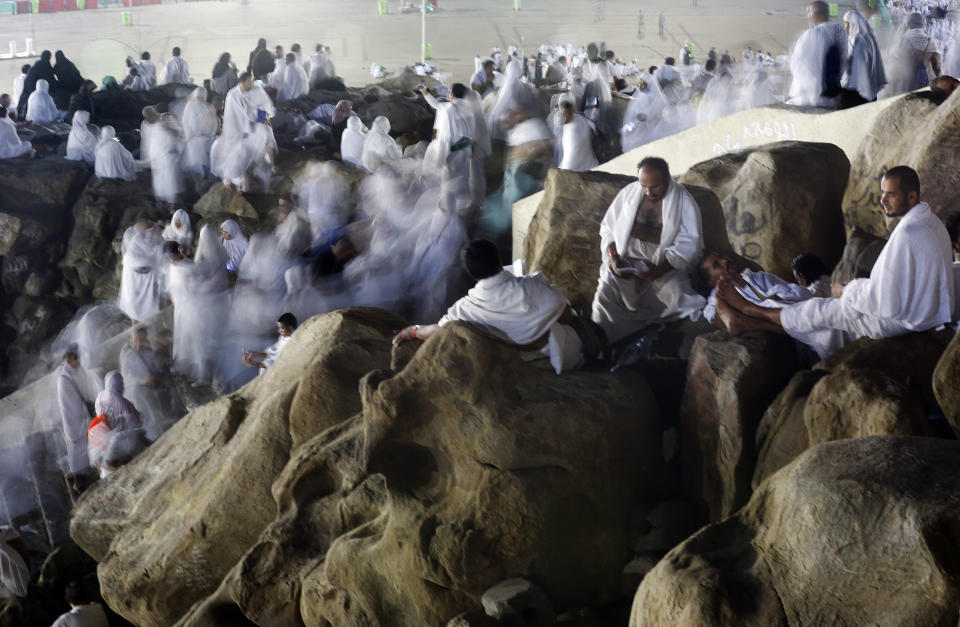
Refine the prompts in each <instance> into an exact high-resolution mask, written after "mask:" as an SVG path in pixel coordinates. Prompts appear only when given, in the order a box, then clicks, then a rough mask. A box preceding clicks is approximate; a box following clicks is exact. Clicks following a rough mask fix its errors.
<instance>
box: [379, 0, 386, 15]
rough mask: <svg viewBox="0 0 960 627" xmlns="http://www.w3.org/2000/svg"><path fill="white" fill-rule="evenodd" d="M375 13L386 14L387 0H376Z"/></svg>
mask: <svg viewBox="0 0 960 627" xmlns="http://www.w3.org/2000/svg"><path fill="white" fill-rule="evenodd" d="M377 13H379V14H380V15H386V14H387V0H377Z"/></svg>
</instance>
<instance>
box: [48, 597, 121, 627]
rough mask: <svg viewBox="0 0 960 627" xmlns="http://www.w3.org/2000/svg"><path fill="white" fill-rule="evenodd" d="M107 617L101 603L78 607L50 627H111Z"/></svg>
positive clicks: (63, 615) (61, 616) (62, 615)
mask: <svg viewBox="0 0 960 627" xmlns="http://www.w3.org/2000/svg"><path fill="white" fill-rule="evenodd" d="M109 625H110V623H109V622H107V615H106V613H105V612H104V611H103V606H102V605H100V604H99V603H91V604H89V605H78V606H76V607H74V608H72V609H71V610H70V611H69V612H65V613H64V614H61V615H60V618H58V619H57V620H56V621H54V623H53V624H52V625H51V626H50V627H109Z"/></svg>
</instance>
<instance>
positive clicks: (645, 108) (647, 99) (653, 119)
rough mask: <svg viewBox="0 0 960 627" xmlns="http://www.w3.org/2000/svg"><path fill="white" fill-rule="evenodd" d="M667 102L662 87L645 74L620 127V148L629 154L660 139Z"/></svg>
mask: <svg viewBox="0 0 960 627" xmlns="http://www.w3.org/2000/svg"><path fill="white" fill-rule="evenodd" d="M666 106H667V101H666V99H665V98H664V97H663V94H662V93H661V92H660V85H659V84H658V83H657V79H655V78H654V77H653V76H651V75H650V74H644V75H643V76H642V77H641V78H640V82H639V83H638V84H637V91H636V93H634V94H633V97H632V98H630V103H629V104H628V105H627V112H626V113H625V114H624V116H623V126H621V127H620V146H621V148H622V150H623V152H628V151H630V150H633V149H634V148H637V147H638V146H643V145H644V144H648V143H650V142H652V141H654V140H656V139H660V137H661V136H662V135H661V134H660V130H661V129H660V122H661V120H662V119H663V111H664V109H665V108H666Z"/></svg>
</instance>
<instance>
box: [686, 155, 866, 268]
mask: <svg viewBox="0 0 960 627" xmlns="http://www.w3.org/2000/svg"><path fill="white" fill-rule="evenodd" d="M849 171H850V163H849V162H848V161H847V157H846V155H844V154H843V151H842V150H840V149H839V148H837V147H836V146H834V145H833V144H814V143H803V142H779V143H774V144H768V145H765V146H762V147H758V148H753V149H748V150H744V151H742V152H738V153H730V154H726V155H723V156H721V157H717V158H716V159H711V160H709V161H704V162H702V163H698V164H696V165H694V166H693V167H692V168H690V169H689V170H687V172H686V173H685V174H684V175H683V176H682V177H681V178H680V181H681V182H682V183H684V184H685V185H698V186H700V187H706V188H708V189H710V190H712V191H713V192H714V193H715V194H716V195H717V196H718V197H719V198H720V202H721V203H722V204H723V214H724V217H725V219H726V230H727V235H728V236H729V238H730V243H731V244H732V245H733V249H734V250H735V251H736V252H737V253H739V254H741V255H743V256H744V257H746V258H747V259H750V260H751V261H753V262H755V263H758V264H760V266H762V267H763V269H764V270H766V271H767V272H772V273H774V274H776V275H779V276H780V277H781V278H785V279H789V280H792V277H793V271H792V270H791V269H790V261H791V260H792V259H793V258H794V257H796V256H797V255H798V254H800V253H814V254H816V255H818V256H819V257H820V258H821V259H823V261H824V263H826V264H827V267H832V266H833V264H835V263H836V262H837V261H838V260H839V259H840V256H841V254H842V252H843V245H844V241H845V240H844V231H843V214H842V212H841V209H840V207H841V200H842V199H843V191H844V189H845V187H846V185H847V175H848V173H849ZM704 228H706V226H705V227H704Z"/></svg>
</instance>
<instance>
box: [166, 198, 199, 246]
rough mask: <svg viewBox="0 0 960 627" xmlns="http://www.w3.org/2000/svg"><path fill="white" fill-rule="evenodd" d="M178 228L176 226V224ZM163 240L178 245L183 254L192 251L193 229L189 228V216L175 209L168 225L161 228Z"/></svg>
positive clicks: (181, 210)
mask: <svg viewBox="0 0 960 627" xmlns="http://www.w3.org/2000/svg"><path fill="white" fill-rule="evenodd" d="M178 223H179V224H180V226H177V224H178ZM163 239H164V240H166V241H170V242H176V243H178V244H180V249H181V250H183V251H184V254H189V253H190V251H191V250H193V227H192V226H190V215H189V214H188V213H187V212H186V211H184V210H183V209H177V210H176V211H174V212H173V216H172V217H171V218H170V224H168V225H167V226H165V227H164V228H163Z"/></svg>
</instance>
